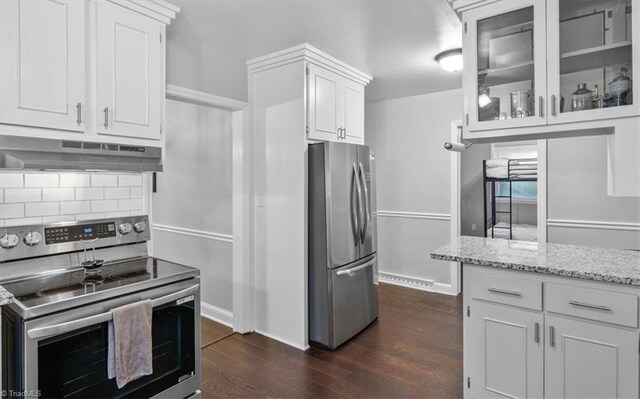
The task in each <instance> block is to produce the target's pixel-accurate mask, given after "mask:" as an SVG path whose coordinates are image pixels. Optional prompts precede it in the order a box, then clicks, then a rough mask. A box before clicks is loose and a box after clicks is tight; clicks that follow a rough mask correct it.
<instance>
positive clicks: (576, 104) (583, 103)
mask: <svg viewBox="0 0 640 399" xmlns="http://www.w3.org/2000/svg"><path fill="white" fill-rule="evenodd" d="M592 108H593V91H591V90H589V89H587V84H586V83H578V90H576V91H575V92H573V93H572V94H571V111H582V110H585V109H592Z"/></svg>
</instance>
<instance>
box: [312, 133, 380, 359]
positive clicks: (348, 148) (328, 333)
mask: <svg viewBox="0 0 640 399" xmlns="http://www.w3.org/2000/svg"><path fill="white" fill-rule="evenodd" d="M308 184H309V186H308V189H309V208H308V212H309V213H308V215H309V219H308V223H309V236H308V239H309V243H308V254H309V262H308V263H309V275H308V281H309V290H308V291H309V340H310V341H311V342H313V343H317V344H320V345H322V346H325V347H328V348H331V349H335V348H337V347H338V346H340V345H341V344H343V343H344V342H346V341H347V340H349V339H350V338H351V337H353V336H354V335H356V334H358V333H359V332H360V331H362V330H363V329H365V328H366V327H367V326H368V325H369V324H371V323H372V322H373V321H374V320H376V319H377V318H378V279H377V267H378V264H377V262H378V260H377V256H376V249H377V243H376V240H377V236H376V221H375V218H374V212H375V179H374V157H373V153H372V151H371V150H370V148H369V147H368V146H364V145H355V144H346V143H336V142H324V143H318V144H311V145H309V181H308Z"/></svg>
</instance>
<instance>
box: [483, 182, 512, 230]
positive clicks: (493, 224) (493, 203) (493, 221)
mask: <svg viewBox="0 0 640 399" xmlns="http://www.w3.org/2000/svg"><path fill="white" fill-rule="evenodd" d="M496 183H509V195H496ZM485 185H486V184H485ZM496 198H509V210H508V211H499V210H497V208H498V206H497V202H496ZM498 214H506V215H509V227H501V226H496V221H497V220H496V217H497V215H498ZM485 229H486V227H485ZM493 229H505V230H507V229H508V230H509V239H510V240H513V182H512V181H511V180H509V181H505V182H496V181H492V182H491V238H494V231H493Z"/></svg>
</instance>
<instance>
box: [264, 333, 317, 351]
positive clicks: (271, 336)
mask: <svg viewBox="0 0 640 399" xmlns="http://www.w3.org/2000/svg"><path fill="white" fill-rule="evenodd" d="M255 332H256V333H258V334H260V335H264V336H265V337H267V338H271V339H273V340H276V341H278V342H282V343H283V344H285V345H289V346H292V347H294V348H296V349H300V350H301V351H306V350H307V349H309V345H308V344H305V345H298V344H296V343H294V342H291V341H288V340H286V339H282V338H280V337H276V336H275V335H273V334H269V333H267V332H264V331H262V330H257V329H256V330H255Z"/></svg>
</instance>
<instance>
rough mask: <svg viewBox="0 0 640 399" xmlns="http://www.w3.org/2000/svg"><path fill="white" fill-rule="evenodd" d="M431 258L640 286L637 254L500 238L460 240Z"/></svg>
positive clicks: (434, 253) (442, 248)
mask: <svg viewBox="0 0 640 399" xmlns="http://www.w3.org/2000/svg"><path fill="white" fill-rule="evenodd" d="M431 257H432V258H433V259H441V260H448V261H454V262H462V263H469V264H473V265H480V266H489V267H497V268H502V269H513V270H522V271H526V272H535V273H543V274H552V275H557V276H565V277H574V278H581V279H586V280H596V281H606V282H610V283H617V284H626V285H636V286H640V252H637V251H625V250H621V249H609V248H595V247H586V246H578V245H562V244H549V243H546V244H544V243H542V244H538V243H535V242H525V241H510V240H505V239H500V238H483V237H459V238H458V239H457V240H456V241H453V242H451V243H450V244H448V245H445V246H444V247H441V248H438V249H436V250H435V251H433V252H431Z"/></svg>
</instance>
